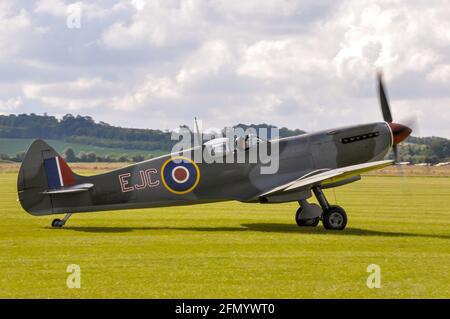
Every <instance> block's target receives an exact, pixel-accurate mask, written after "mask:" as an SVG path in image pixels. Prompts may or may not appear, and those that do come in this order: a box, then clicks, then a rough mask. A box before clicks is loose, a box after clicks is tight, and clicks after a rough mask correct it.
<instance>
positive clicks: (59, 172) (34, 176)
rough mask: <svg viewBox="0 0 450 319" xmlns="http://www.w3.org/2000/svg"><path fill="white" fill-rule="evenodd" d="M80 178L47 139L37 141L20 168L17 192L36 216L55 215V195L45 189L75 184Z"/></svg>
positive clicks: (22, 203)
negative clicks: (53, 202)
mask: <svg viewBox="0 0 450 319" xmlns="http://www.w3.org/2000/svg"><path fill="white" fill-rule="evenodd" d="M78 178H79V177H78V175H76V174H75V173H73V172H72V170H71V169H70V167H69V166H68V165H67V163H66V162H65V160H64V159H63V158H62V157H61V156H60V155H59V154H58V153H57V152H56V151H55V150H54V149H53V148H52V147H51V146H50V145H48V144H47V143H46V142H44V141H43V140H35V141H34V142H33V143H32V144H31V146H30V148H29V149H28V151H27V153H26V155H25V158H24V160H23V162H22V165H21V166H20V170H19V176H18V180H17V191H18V194H19V201H20V204H21V205H22V207H23V209H25V210H26V211H27V212H28V213H30V214H32V215H48V214H53V213H55V212H54V210H53V205H52V197H51V196H48V195H45V194H44V192H45V191H48V190H52V189H59V188H62V187H67V186H71V185H74V184H76V183H77V180H78Z"/></svg>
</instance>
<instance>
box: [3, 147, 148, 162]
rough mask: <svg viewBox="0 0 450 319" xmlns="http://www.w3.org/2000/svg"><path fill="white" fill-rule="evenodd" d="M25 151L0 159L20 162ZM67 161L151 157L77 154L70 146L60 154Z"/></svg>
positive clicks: (131, 160)
mask: <svg viewBox="0 0 450 319" xmlns="http://www.w3.org/2000/svg"><path fill="white" fill-rule="evenodd" d="M25 154H26V152H19V153H16V154H15V155H12V156H11V155H8V154H0V160H1V161H6V162H16V163H20V162H22V161H23V159H24V158H25ZM61 155H62V156H63V157H64V158H65V160H66V161H67V162H72V163H95V162H103V163H123V162H130V163H137V162H142V161H144V160H147V159H151V158H153V156H152V155H149V156H144V155H141V154H135V155H130V156H125V155H120V156H113V155H104V156H101V155H97V154H96V153H95V152H83V151H81V152H80V153H78V155H76V154H75V152H74V150H73V149H72V148H70V147H69V148H67V149H65V150H64V152H63V153H62V154H61Z"/></svg>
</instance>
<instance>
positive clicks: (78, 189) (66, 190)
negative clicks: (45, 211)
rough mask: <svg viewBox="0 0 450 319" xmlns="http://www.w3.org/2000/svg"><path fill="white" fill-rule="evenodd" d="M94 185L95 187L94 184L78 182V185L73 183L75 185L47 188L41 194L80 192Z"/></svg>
mask: <svg viewBox="0 0 450 319" xmlns="http://www.w3.org/2000/svg"><path fill="white" fill-rule="evenodd" d="M92 187H94V184H91V183H84V184H78V185H73V186H69V187H62V188H58V189H51V190H46V191H43V192H42V193H41V194H47V195H55V194H68V193H79V192H85V191H87V190H89V189H90V188H92Z"/></svg>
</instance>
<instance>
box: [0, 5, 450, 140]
mask: <svg viewBox="0 0 450 319" xmlns="http://www.w3.org/2000/svg"><path fill="white" fill-rule="evenodd" d="M79 12H80V13H81V16H80V19H78V17H79V16H78V13H79ZM78 22H80V24H78ZM78 27H79V28H78ZM377 68H382V69H383V70H384V74H385V78H386V82H387V87H388V93H389V96H390V98H391V105H392V111H393V115H394V119H395V120H397V121H398V122H401V121H402V120H404V121H410V120H411V118H412V117H414V116H416V117H417V118H418V121H419V126H418V129H419V132H418V133H419V135H422V136H425V135H437V136H445V137H449V138H450V125H449V124H450V6H449V4H448V1H447V0H434V1H433V0H431V1H424V0H408V1H399V0H389V1H387V0H385V1H381V0H378V1H369V0H367V1H363V0H349V1H334V0H333V1H326V0H301V1H296V0H264V1H261V0H245V1H242V0H239V1H238V0H213V1H207V0H203V1H200V0H186V1H178V0H160V1H158V0H155V1H152V0H148V1H144V0H103V1H87V0H85V1H78V2H75V1H71V0H40V1H30V0H16V1H13V0H0V113H3V114H8V113H29V112H35V113H38V114H42V113H44V112H46V113H48V114H51V115H56V116H61V115H62V114H65V113H72V114H82V115H90V116H92V117H94V119H95V120H97V121H105V122H108V123H111V124H114V125H120V126H127V127H141V128H161V129H165V128H175V127H177V126H178V125H179V124H188V125H192V122H193V117H194V116H197V117H199V118H201V119H202V120H203V125H204V126H205V127H223V126H226V125H232V124H236V123H263V122H265V123H270V124H275V125H278V126H287V127H289V128H300V129H304V130H307V131H314V130H318V129H323V128H329V127H335V126H340V125H348V124H354V123H360V122H372V121H379V120H381V112H380V110H379V106H378V100H377V93H376V83H375V72H376V70H377ZM416 135H417V134H416Z"/></svg>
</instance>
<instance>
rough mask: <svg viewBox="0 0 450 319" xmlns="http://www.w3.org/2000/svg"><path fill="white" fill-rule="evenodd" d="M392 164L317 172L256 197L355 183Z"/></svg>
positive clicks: (361, 165) (370, 164)
mask: <svg viewBox="0 0 450 319" xmlns="http://www.w3.org/2000/svg"><path fill="white" fill-rule="evenodd" d="M392 164H394V161H391V160H388V161H377V162H370V163H363V164H357V165H351V166H346V167H341V168H336V169H330V170H327V171H323V170H319V171H315V172H312V173H310V174H307V175H305V176H302V177H300V178H299V179H297V180H295V181H292V182H289V183H286V184H284V185H281V186H278V187H276V188H273V189H271V190H269V191H268V192H265V193H263V194H261V195H259V196H258V197H266V196H271V195H279V194H283V193H288V192H294V191H298V190H301V189H304V188H310V187H312V186H315V185H321V186H323V187H326V186H327V185H328V186H332V185H335V184H336V185H337V184H339V182H341V181H344V180H352V181H355V180H358V179H359V175H360V174H363V173H366V172H369V171H372V170H376V169H380V168H383V167H386V166H390V165H392ZM316 172H317V173H316ZM355 177H356V178H355Z"/></svg>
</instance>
